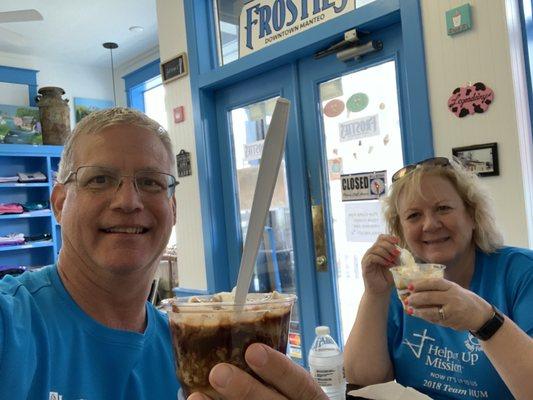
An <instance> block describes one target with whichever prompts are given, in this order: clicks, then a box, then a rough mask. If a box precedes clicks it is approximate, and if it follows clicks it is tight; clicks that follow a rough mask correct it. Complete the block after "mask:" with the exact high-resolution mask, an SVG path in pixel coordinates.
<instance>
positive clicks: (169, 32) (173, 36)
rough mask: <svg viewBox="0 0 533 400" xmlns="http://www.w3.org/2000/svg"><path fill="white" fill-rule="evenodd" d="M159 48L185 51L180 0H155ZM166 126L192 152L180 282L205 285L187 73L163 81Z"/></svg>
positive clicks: (181, 215)
mask: <svg viewBox="0 0 533 400" xmlns="http://www.w3.org/2000/svg"><path fill="white" fill-rule="evenodd" d="M157 20H158V26H159V52H160V55H161V60H163V61H165V60H167V59H169V58H172V57H174V56H175V55H177V54H178V53H181V52H183V51H187V40H186V36H185V15H184V10H183V2H182V1H174V0H157ZM165 102H166V106H167V115H168V117H169V121H168V130H169V133H170V135H171V137H172V141H173V143H174V148H175V150H176V154H177V152H178V151H179V150H180V149H185V150H186V151H189V152H190V153H191V165H192V166H193V167H192V168H193V169H192V175H191V176H188V177H184V178H180V179H179V181H180V184H179V186H178V187H177V190H176V201H177V205H178V207H177V209H178V222H177V225H176V237H177V254H178V275H179V285H180V287H183V288H191V289H206V288H207V281H206V273H205V257H204V244H203V233H202V218H201V214H200V191H199V184H198V171H197V162H196V144H195V138H194V124H193V109H192V98H191V86H190V81H189V76H186V77H184V78H181V79H177V80H174V81H172V82H169V83H168V84H165ZM180 105H183V106H184V107H185V121H184V122H182V123H180V124H175V123H174V120H173V118H172V115H173V114H172V109H173V108H174V107H176V106H180Z"/></svg>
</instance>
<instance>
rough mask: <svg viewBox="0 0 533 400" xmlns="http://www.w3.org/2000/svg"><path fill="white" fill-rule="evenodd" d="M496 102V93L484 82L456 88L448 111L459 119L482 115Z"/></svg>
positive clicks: (449, 102) (450, 99)
mask: <svg viewBox="0 0 533 400" xmlns="http://www.w3.org/2000/svg"><path fill="white" fill-rule="evenodd" d="M493 100H494V92H493V91H492V89H491V88H490V87H488V86H486V85H485V84H484V83H483V82H477V83H474V85H468V86H463V87H458V88H456V89H455V90H454V91H453V93H452V95H451V96H450V98H449V99H448V109H449V110H450V111H451V112H452V113H454V114H455V116H457V117H459V118H463V117H466V116H467V115H470V114H482V113H484V112H485V111H487V110H488V108H489V106H490V105H491V104H492V101H493Z"/></svg>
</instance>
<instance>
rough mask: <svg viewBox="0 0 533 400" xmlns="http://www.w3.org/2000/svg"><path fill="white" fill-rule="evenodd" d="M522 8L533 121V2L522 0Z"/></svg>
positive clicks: (521, 16) (521, 17) (528, 87)
mask: <svg viewBox="0 0 533 400" xmlns="http://www.w3.org/2000/svg"><path fill="white" fill-rule="evenodd" d="M518 4H519V7H520V20H521V22H522V40H523V42H524V45H523V48H524V59H525V64H526V78H527V89H528V90H527V91H528V100H529V114H530V118H531V121H533V83H532V80H531V72H532V71H531V69H532V68H533V1H532V0H522V1H519V2H518Z"/></svg>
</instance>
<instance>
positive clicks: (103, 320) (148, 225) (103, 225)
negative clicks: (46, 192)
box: [0, 108, 178, 400]
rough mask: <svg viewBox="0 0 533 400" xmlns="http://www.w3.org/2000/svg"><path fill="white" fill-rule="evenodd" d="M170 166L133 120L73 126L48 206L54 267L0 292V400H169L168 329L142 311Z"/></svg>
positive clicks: (124, 113) (145, 122) (163, 146)
mask: <svg viewBox="0 0 533 400" xmlns="http://www.w3.org/2000/svg"><path fill="white" fill-rule="evenodd" d="M174 169H175V162H174V155H173V151H172V147H171V143H170V139H169V137H168V134H167V133H166V132H165V131H164V130H163V129H162V128H161V127H160V126H159V125H158V124H157V123H156V122H155V121H152V120H151V119H149V118H148V117H146V116H144V115H143V114H141V113H139V112H136V111H133V110H128V109H125V108H114V109H110V110H105V111H101V112H96V113H93V114H91V115H89V116H87V117H85V118H84V119H83V120H82V121H81V122H80V123H79V124H78V125H77V127H76V129H75V130H74V132H73V133H72V135H71V136H70V137H69V139H68V141H67V143H66V144H65V148H64V151H63V157H62V159H61V164H60V167H59V171H58V183H57V184H56V185H55V186H54V188H53V192H52V198H51V204H52V207H53V211H54V215H55V217H56V219H57V221H58V222H59V224H60V225H61V230H62V247H61V252H60V254H59V261H58V264H57V266H54V267H47V268H43V269H41V270H39V271H37V272H31V273H26V274H23V275H21V276H19V277H17V278H12V277H8V278H6V279H4V280H3V281H2V282H1V283H0V322H1V328H0V346H1V347H0V348H1V350H2V352H1V353H0V398H1V399H26V398H27V399H57V400H59V399H63V400H71V399H87V400H93V399H98V400H99V399H173V400H174V399H176V396H177V391H178V382H177V379H176V376H175V372H174V361H173V355H172V351H171V343H170V334H169V330H168V322H167V320H166V319H165V318H164V317H163V316H162V314H160V313H159V312H157V311H156V310H155V309H154V308H153V307H152V306H151V305H150V304H148V303H146V299H147V297H148V293H149V291H150V286H151V282H152V277H153V275H154V271H155V269H156V268H157V265H158V263H159V258H160V256H161V254H162V252H163V250H164V249H165V246H166V244H167V241H168V238H169V236H170V232H171V229H172V226H173V225H174V222H175V219H176V202H175V199H174V187H175V185H176V180H175V178H174V176H173V171H174Z"/></svg>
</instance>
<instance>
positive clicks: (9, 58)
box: [0, 52, 113, 128]
mask: <svg viewBox="0 0 533 400" xmlns="http://www.w3.org/2000/svg"><path fill="white" fill-rule="evenodd" d="M0 65H3V66H9V67H17V68H28V69H35V70H38V71H39V72H38V73H37V85H38V86H39V87H43V86H58V87H60V88H63V89H64V90H65V92H66V95H65V96H63V97H64V98H68V99H69V105H70V125H71V128H73V127H74V106H73V101H74V100H73V99H74V97H85V98H91V99H99V100H112V99H113V88H112V84H111V70H110V68H96V67H85V66H82V65H77V64H75V63H69V62H65V63H58V62H54V61H49V60H46V59H44V58H39V57H32V56H23V55H19V54H13V53H5V52H0ZM5 88H6V86H5V85H4V86H3V87H2V88H0V89H2V90H3V89H5ZM17 92H18V89H13V90H11V91H9V94H8V93H7V91H6V94H5V95H3V96H2V97H1V99H5V100H6V101H13V100H14V101H16V100H17V99H20V96H19V95H18V96H17V95H16V93H17ZM26 98H27V96H26ZM26 104H27V103H24V105H26ZM14 105H16V104H14Z"/></svg>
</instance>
